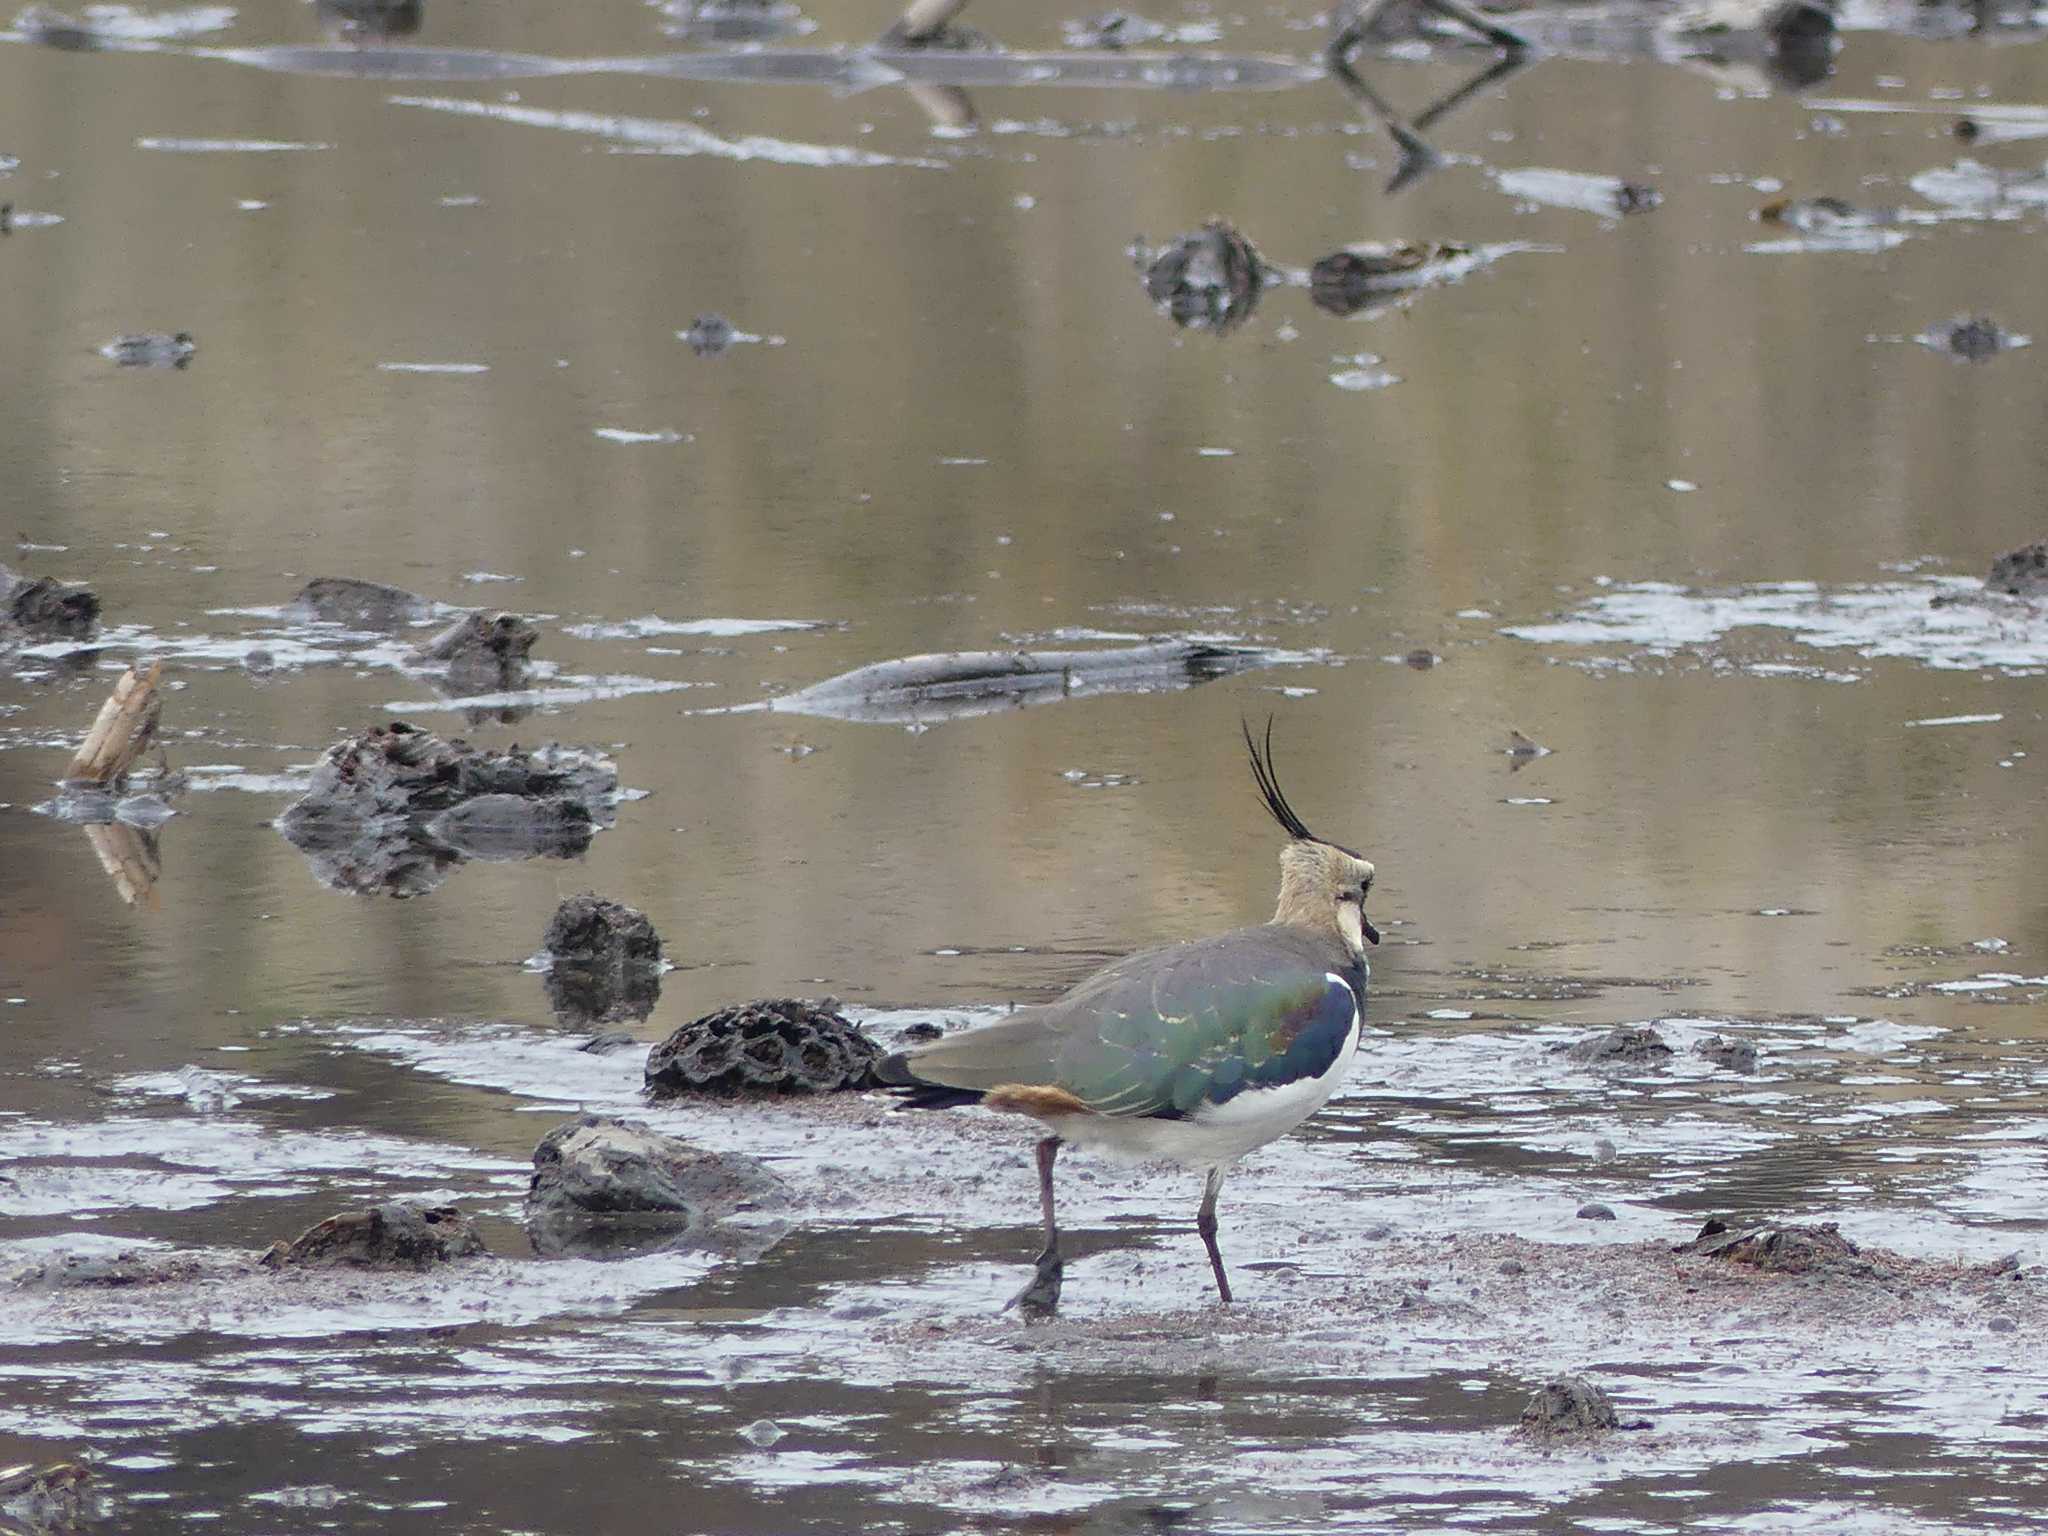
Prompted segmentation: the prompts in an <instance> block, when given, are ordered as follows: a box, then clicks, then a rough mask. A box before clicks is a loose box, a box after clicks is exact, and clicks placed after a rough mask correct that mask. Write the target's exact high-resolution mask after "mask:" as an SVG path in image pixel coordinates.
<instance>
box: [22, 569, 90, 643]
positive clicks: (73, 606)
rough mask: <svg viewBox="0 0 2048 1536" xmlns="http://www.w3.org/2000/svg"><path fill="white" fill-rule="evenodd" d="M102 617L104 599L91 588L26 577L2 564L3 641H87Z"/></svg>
mask: <svg viewBox="0 0 2048 1536" xmlns="http://www.w3.org/2000/svg"><path fill="white" fill-rule="evenodd" d="M99 616H100V600H99V598H98V596H97V595H96V594H94V593H93V592H91V591H90V590H88V589H87V588H85V587H77V586H70V585H67V584H65V583H63V582H58V581H52V580H51V579H50V578H49V577H47V576H23V575H21V574H19V573H18V572H15V571H10V570H9V569H8V568H7V567H6V566H4V565H0V642H4V641H6V640H9V639H15V638H28V639H33V640H83V639H85V638H86V636H88V635H90V634H91V633H92V627H93V625H94V624H95V623H96V622H98V620H99Z"/></svg>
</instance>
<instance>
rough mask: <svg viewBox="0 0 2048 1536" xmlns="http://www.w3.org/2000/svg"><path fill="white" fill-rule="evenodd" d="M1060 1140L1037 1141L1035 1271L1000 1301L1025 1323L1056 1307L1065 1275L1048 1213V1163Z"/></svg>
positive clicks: (1043, 1317) (1041, 1319) (1056, 1233)
mask: <svg viewBox="0 0 2048 1536" xmlns="http://www.w3.org/2000/svg"><path fill="white" fill-rule="evenodd" d="M1059 1151H1060V1139H1059V1137H1057V1136H1047V1137H1045V1138H1044V1139H1043V1140H1042V1141H1040V1142H1039V1143H1038V1209H1039V1212H1040V1213H1041V1214H1042V1215H1043V1216H1044V1218H1045V1249H1044V1251H1043V1252H1042V1253H1040V1254H1039V1255H1038V1272H1037V1273H1036V1274H1034V1275H1033V1276H1032V1277H1031V1283H1030V1284H1029V1285H1027V1286H1025V1287H1024V1289H1023V1290H1021V1291H1019V1292H1018V1293H1017V1294H1016V1295H1014V1296H1012V1297H1011V1298H1010V1299H1009V1301H1007V1302H1006V1303H1004V1305H1003V1310H1004V1311H1005V1312H1007V1311H1009V1309H1010V1308H1011V1307H1015V1308H1016V1309H1017V1310H1018V1311H1019V1312H1021V1313H1023V1314H1024V1317H1025V1320H1026V1321H1028V1322H1044V1321H1045V1320H1046V1319H1047V1318H1049V1317H1051V1316H1052V1315H1053V1314H1054V1313H1055V1312H1057V1311H1058V1310H1059V1305H1060V1282H1061V1281H1062V1280H1063V1279H1064V1278H1065V1275H1066V1261H1065V1260H1063V1259H1062V1258H1061V1257H1060V1229H1059V1224H1058V1223H1057V1222H1055V1221H1054V1220H1053V1214H1052V1163H1053V1159H1054V1158H1056V1157H1058V1156H1059Z"/></svg>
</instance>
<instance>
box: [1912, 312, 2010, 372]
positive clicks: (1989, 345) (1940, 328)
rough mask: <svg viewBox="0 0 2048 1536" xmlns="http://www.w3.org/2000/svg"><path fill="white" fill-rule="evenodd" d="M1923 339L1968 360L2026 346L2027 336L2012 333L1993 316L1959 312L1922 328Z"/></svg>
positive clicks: (1976, 360) (1971, 361)
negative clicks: (1952, 316)
mask: <svg viewBox="0 0 2048 1536" xmlns="http://www.w3.org/2000/svg"><path fill="white" fill-rule="evenodd" d="M1920 342H1921V344H1922V345H1923V346H1926V347H1930V348H1932V349H1933V350H1934V351H1936V352H1946V353H1948V354H1949V355H1950V356H1951V357H1958V358H1961V359H1962V360H1963V361H1964V362H1966V363H1981V362H1984V361H1985V360H1987V359H1989V358H1993V357H1996V356H1997V355H1998V354H1999V353H2001V352H2003V351H2005V350H2006V349H2007V348H2009V347H2013V346H2024V345H2025V344H2026V338H2025V337H2014V336H2012V335H2010V334H2008V333H2007V332H2006V331H2005V330H2004V329H2002V328H2001V327H2000V326H1999V324H1998V322H1997V321H1996V320H1993V319H1991V318H1990V317H1989V316H1986V315H1959V316H1957V317H1956V318H1955V319H1953V320H1944V321H1942V322H1940V323H1939V324H1937V325H1931V326H1929V327H1928V328H1927V329H1926V330H1925V331H1923V332H1921V334H1920Z"/></svg>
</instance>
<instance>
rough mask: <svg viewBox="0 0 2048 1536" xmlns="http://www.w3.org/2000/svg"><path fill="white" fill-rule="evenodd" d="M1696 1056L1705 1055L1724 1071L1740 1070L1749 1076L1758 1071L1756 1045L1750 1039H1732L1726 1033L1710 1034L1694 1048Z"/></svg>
mask: <svg viewBox="0 0 2048 1536" xmlns="http://www.w3.org/2000/svg"><path fill="white" fill-rule="evenodd" d="M1692 1052H1693V1054H1694V1055H1695V1056H1701V1057H1704V1058H1705V1059H1706V1060H1708V1061H1711V1062H1712V1063H1713V1064H1714V1065H1715V1066H1717V1067H1719V1068H1721V1069H1722V1070H1723V1071H1724V1072H1739V1073H1741V1074H1742V1075H1743V1076H1745V1077H1747V1076H1748V1075H1749V1074H1750V1073H1752V1072H1754V1071H1756V1062H1757V1055H1756V1046H1755V1044H1754V1043H1753V1042H1751V1041H1748V1040H1731V1039H1729V1038H1728V1037H1727V1036H1726V1035H1709V1036H1707V1038H1706V1039H1704V1040H1702V1041H1700V1042H1699V1044H1697V1045H1695V1046H1694V1047H1693V1048H1692Z"/></svg>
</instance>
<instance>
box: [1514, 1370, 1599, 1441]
mask: <svg viewBox="0 0 2048 1536" xmlns="http://www.w3.org/2000/svg"><path fill="white" fill-rule="evenodd" d="M1619 1428H1621V1415H1619V1414H1617V1413H1616V1412H1615V1411H1614V1404H1613V1403H1612V1402H1611V1401H1609V1399H1608V1396H1607V1394H1606V1393H1605V1392H1602V1391H1601V1390H1600V1389H1599V1388H1598V1387H1596V1386H1594V1385H1593V1383H1592V1382H1590V1381H1588V1380H1587V1379H1586V1378H1585V1377H1583V1376H1554V1377H1552V1378H1551V1379H1550V1380H1549V1381H1546V1382H1545V1383H1544V1384H1543V1385H1542V1386H1540V1387H1538V1388H1537V1389H1536V1393H1535V1395H1534V1396H1533V1397H1531V1398H1530V1399H1529V1406H1528V1407H1526V1408H1524V1409H1523V1410H1522V1422H1521V1424H1520V1425H1519V1426H1518V1427H1517V1429H1516V1430H1515V1433H1516V1434H1518V1435H1524V1436H1527V1437H1529V1438H1530V1439H1534V1440H1559V1439H1568V1438H1573V1437H1576V1436H1581V1435H1600V1434H1605V1433H1607V1432H1608V1431H1609V1430H1615V1429H1619Z"/></svg>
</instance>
